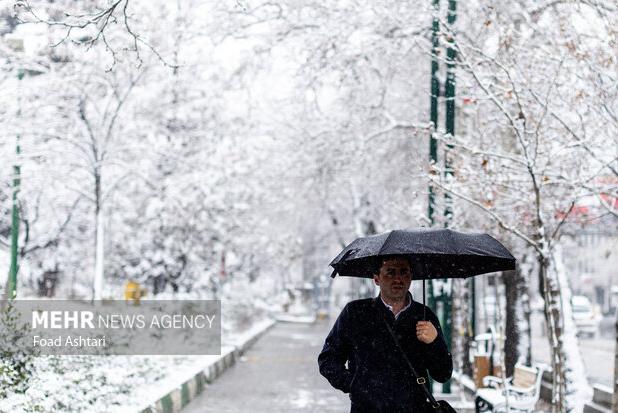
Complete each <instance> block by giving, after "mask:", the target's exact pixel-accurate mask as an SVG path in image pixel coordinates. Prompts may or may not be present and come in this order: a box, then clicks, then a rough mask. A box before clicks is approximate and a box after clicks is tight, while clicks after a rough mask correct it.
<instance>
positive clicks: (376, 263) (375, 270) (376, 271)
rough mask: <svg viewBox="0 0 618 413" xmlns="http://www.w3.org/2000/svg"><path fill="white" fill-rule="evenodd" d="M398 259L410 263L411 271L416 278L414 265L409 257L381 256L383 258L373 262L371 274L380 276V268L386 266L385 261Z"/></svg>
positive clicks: (377, 258)
mask: <svg viewBox="0 0 618 413" xmlns="http://www.w3.org/2000/svg"><path fill="white" fill-rule="evenodd" d="M398 258H401V259H404V260H406V261H408V264H409V265H410V271H412V276H414V267H413V265H412V260H411V259H410V257H409V256H407V255H384V256H381V257H376V258H375V259H374V260H373V266H372V268H371V273H372V274H374V275H377V274H379V273H380V268H382V265H383V264H384V261H388V260H396V259H398Z"/></svg>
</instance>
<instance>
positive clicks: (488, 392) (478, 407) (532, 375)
mask: <svg viewBox="0 0 618 413" xmlns="http://www.w3.org/2000/svg"><path fill="white" fill-rule="evenodd" d="M542 376H543V369H542V368H540V367H538V366H535V367H529V366H524V365H522V364H517V365H515V371H514V372H513V377H510V378H508V379H507V381H506V387H504V386H503V385H502V379H501V378H499V377H495V376H487V377H485V378H483V385H484V386H489V387H486V388H481V389H477V391H476V397H475V399H474V405H475V411H476V412H477V413H479V412H482V411H488V410H491V411H493V412H504V411H506V401H507V398H508V404H509V410H512V411H518V412H532V411H533V410H534V406H535V405H536V403H537V402H538V401H539V396H540V393H541V378H542Z"/></svg>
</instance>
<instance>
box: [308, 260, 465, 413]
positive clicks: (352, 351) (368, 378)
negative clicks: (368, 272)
mask: <svg viewBox="0 0 618 413" xmlns="http://www.w3.org/2000/svg"><path fill="white" fill-rule="evenodd" d="M373 273H374V277H373V280H374V282H375V283H376V285H378V286H379V287H380V294H379V295H378V296H377V297H375V298H366V299H362V300H355V301H352V302H350V303H348V304H347V305H346V306H345V307H344V308H343V310H342V311H341V314H340V315H339V317H338V318H337V320H336V321H335V324H334V325H333V328H332V329H331V331H330V333H329V334H328V337H326V341H325V342H324V348H323V349H322V352H321V353H320V355H319V356H318V364H319V368H320V374H322V375H323V376H324V377H326V379H328V381H329V382H330V384H331V385H332V386H333V387H334V388H336V389H339V390H341V391H343V392H344V393H349V395H350V400H351V411H350V412H351V413H398V412H404V411H405V412H407V413H409V412H410V411H418V412H422V411H424V409H425V408H426V406H427V403H426V396H425V394H424V392H423V390H422V389H421V388H420V386H419V384H417V382H416V380H414V379H413V376H412V373H411V371H410V369H409V366H408V364H407V363H406V361H405V359H404V357H403V354H401V351H403V352H405V354H406V356H407V357H408V359H409V360H410V362H411V363H412V365H413V366H414V369H415V370H416V372H417V374H419V375H420V376H422V377H424V378H425V383H426V384H425V385H426V386H428V383H429V381H428V379H429V377H428V374H427V373H429V375H431V377H432V378H433V379H434V380H436V381H438V382H441V383H444V382H446V381H447V380H448V379H450V377H451V374H452V371H453V361H452V357H451V354H450V353H449V351H448V348H447V346H446V343H445V342H444V337H443V335H442V331H441V328H440V323H439V322H438V319H437V317H436V316H435V314H434V313H433V312H432V311H431V310H430V309H429V308H425V313H426V317H427V321H425V320H423V314H424V311H423V304H420V303H418V302H416V301H414V300H413V299H412V294H410V292H409V291H408V290H409V288H410V284H411V282H412V271H411V265H410V262H409V260H408V259H407V258H406V257H404V256H395V257H388V258H384V259H381V260H380V261H379V262H378V263H377V265H376V267H375V268H374V270H373ZM384 320H386V322H387V323H388V324H389V325H390V326H391V328H392V330H393V331H394V333H395V336H396V337H397V340H398V342H399V345H400V346H401V349H399V348H398V347H397V345H396V344H395V341H394V339H393V337H392V336H391V334H390V333H389V330H388V328H387V326H386V325H385V322H384ZM346 363H347V367H346Z"/></svg>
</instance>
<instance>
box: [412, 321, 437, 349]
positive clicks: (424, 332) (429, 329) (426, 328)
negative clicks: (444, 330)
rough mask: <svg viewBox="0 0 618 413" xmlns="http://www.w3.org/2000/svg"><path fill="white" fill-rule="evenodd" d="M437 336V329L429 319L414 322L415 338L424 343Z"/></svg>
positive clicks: (431, 340) (428, 342) (430, 341)
mask: <svg viewBox="0 0 618 413" xmlns="http://www.w3.org/2000/svg"><path fill="white" fill-rule="evenodd" d="M436 337H438V330H436V328H435V327H434V326H433V324H432V323H431V321H419V322H418V323H416V338H418V339H419V340H420V341H422V342H423V343H425V344H430V343H432V342H433V341H434V340H435V339H436Z"/></svg>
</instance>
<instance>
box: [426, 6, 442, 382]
mask: <svg viewBox="0 0 618 413" xmlns="http://www.w3.org/2000/svg"><path fill="white" fill-rule="evenodd" d="M432 6H433V21H432V24H431V100H430V110H429V120H430V122H431V134H430V136H429V168H430V171H429V173H433V171H432V169H433V166H434V165H436V164H437V163H438V141H437V140H436V132H437V129H438V98H439V96H440V81H439V80H438V70H439V68H440V66H439V65H438V53H439V46H440V41H439V39H438V32H439V31H440V20H439V15H438V14H439V12H440V0H433V2H432ZM435 206H436V195H435V192H434V188H433V185H432V184H431V183H430V184H429V199H428V203H427V217H428V218H429V222H430V225H431V226H433V224H434V222H435V219H434V210H435ZM427 287H428V288H427V304H428V305H429V307H430V308H431V309H432V310H433V311H434V312H435V313H437V311H436V304H437V303H436V299H435V296H434V290H433V280H429V282H428V283H427ZM429 387H430V389H431V388H433V382H432V381H431V380H430V381H429Z"/></svg>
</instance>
